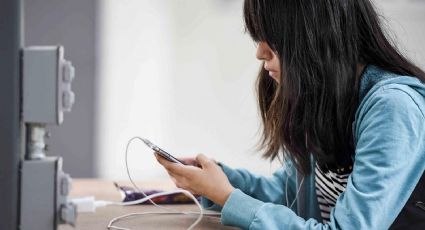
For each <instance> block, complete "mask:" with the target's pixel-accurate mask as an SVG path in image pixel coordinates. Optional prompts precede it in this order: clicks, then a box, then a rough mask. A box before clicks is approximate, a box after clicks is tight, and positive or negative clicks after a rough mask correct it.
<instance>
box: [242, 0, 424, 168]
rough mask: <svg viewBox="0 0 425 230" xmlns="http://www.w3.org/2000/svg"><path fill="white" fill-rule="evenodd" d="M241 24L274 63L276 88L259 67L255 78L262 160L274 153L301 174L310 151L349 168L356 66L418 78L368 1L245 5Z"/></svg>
mask: <svg viewBox="0 0 425 230" xmlns="http://www.w3.org/2000/svg"><path fill="white" fill-rule="evenodd" d="M244 19H245V24H246V29H247V31H248V32H249V34H250V35H251V37H252V38H253V40H255V41H257V42H259V41H263V42H267V44H268V45H269V46H270V47H271V48H272V50H273V51H274V52H275V53H276V54H277V55H278V57H279V58H280V61H281V63H280V66H281V73H282V74H281V76H280V81H279V82H280V83H279V84H277V83H276V82H274V81H273V80H272V79H271V78H270V77H268V76H267V72H266V71H265V70H264V69H263V68H262V69H261V71H260V73H259V76H258V80H257V91H258V103H259V108H260V113H261V117H262V121H263V126H264V127H263V137H262V142H261V147H262V148H265V153H264V155H263V156H264V157H266V158H270V159H274V158H276V157H280V156H281V155H280V154H281V153H279V152H280V151H281V150H282V152H283V154H284V155H285V154H286V155H288V156H289V157H291V159H292V160H293V162H294V164H295V166H296V168H297V169H298V171H300V172H301V173H303V174H309V173H310V172H311V167H310V153H311V154H313V156H314V157H315V158H316V159H317V162H318V164H319V166H320V167H321V168H322V169H324V170H327V169H334V168H339V167H346V166H348V165H350V164H352V156H353V155H354V144H353V133H352V122H353V120H354V114H355V111H356V109H357V107H358V104H359V82H360V79H359V74H358V73H357V69H358V68H357V67H358V65H359V64H363V65H369V64H372V65H376V66H378V67H381V68H383V69H385V70H388V71H391V72H394V73H397V74H401V75H410V76H416V77H418V78H419V79H421V80H422V81H425V73H424V72H423V71H422V70H421V69H419V68H418V67H417V66H415V65H414V64H412V63H411V62H410V61H409V60H407V58H405V57H403V55H402V54H400V52H399V51H397V49H396V48H395V46H394V45H393V44H391V42H390V41H389V39H388V38H387V37H386V34H385V33H384V31H383V29H382V26H381V22H380V19H379V16H378V14H377V13H376V11H375V9H374V7H373V5H372V4H371V2H370V1H369V0H245V3H244Z"/></svg>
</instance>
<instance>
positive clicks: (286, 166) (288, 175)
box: [283, 161, 304, 209]
mask: <svg viewBox="0 0 425 230" xmlns="http://www.w3.org/2000/svg"><path fill="white" fill-rule="evenodd" d="M283 163H284V164H285V172H286V183H285V196H286V206H287V207H289V209H292V206H293V205H294V204H295V201H296V200H297V199H298V194H299V192H300V190H301V186H302V184H303V182H304V176H303V177H302V179H301V182H300V186H299V187H298V190H297V192H296V193H295V199H294V200H293V201H292V203H291V205H290V206H288V204H289V199H288V180H289V177H290V176H292V173H288V172H289V171H288V165H287V164H286V161H284V162H283Z"/></svg>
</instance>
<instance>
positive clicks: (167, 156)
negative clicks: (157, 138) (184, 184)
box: [142, 138, 185, 165]
mask: <svg viewBox="0 0 425 230" xmlns="http://www.w3.org/2000/svg"><path fill="white" fill-rule="evenodd" d="M142 141H143V142H144V143H145V144H146V145H147V146H148V147H149V148H151V149H152V150H153V151H155V152H157V153H158V154H159V155H160V156H161V157H163V158H164V159H166V160H168V161H171V162H174V163H178V164H183V165H184V164H185V163H183V162H182V161H180V160H179V159H177V158H175V157H174V156H173V155H171V154H169V153H167V152H166V151H165V150H163V149H161V148H160V147H158V146H156V145H155V144H153V143H152V142H150V141H149V140H148V139H144V138H143V139H142Z"/></svg>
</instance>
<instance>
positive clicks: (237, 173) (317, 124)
mask: <svg viewBox="0 0 425 230" xmlns="http://www.w3.org/2000/svg"><path fill="white" fill-rule="evenodd" d="M244 18H245V24H246V28H247V31H248V32H249V34H250V35H251V37H252V38H253V40H254V41H255V42H257V43H258V49H257V54H256V56H257V58H258V59H259V60H261V61H262V63H263V66H262V68H261V71H260V74H259V76H258V81H257V83H258V84H257V85H258V102H259V108H260V111H261V117H262V122H263V138H262V142H261V144H262V145H261V146H262V147H263V149H264V150H265V153H264V157H265V158H268V159H270V160H274V159H281V160H283V162H285V165H284V167H282V169H280V170H278V171H276V172H275V173H274V174H273V176H272V177H270V178H265V177H261V176H257V175H253V174H252V173H250V172H248V171H246V170H234V169H231V168H229V167H227V166H225V165H223V164H220V163H218V164H217V163H215V162H214V161H212V160H211V159H208V158H207V157H205V156H204V155H202V154H200V155H198V156H197V157H196V164H199V165H200V167H195V166H181V165H178V164H174V163H170V162H167V161H166V160H164V159H162V158H161V157H159V156H157V159H158V161H159V162H160V163H161V164H162V165H163V166H164V167H165V168H166V169H167V171H168V173H169V174H170V176H171V177H172V178H173V179H174V181H175V183H176V185H177V187H180V188H183V189H187V190H189V191H191V192H193V193H195V194H200V195H202V196H203V197H204V199H203V205H204V206H206V207H207V206H211V207H212V208H215V209H220V210H221V214H222V216H221V221H222V223H223V224H224V225H232V226H237V227H240V228H242V229H271V230H272V229H388V228H391V229H401V228H403V229H409V228H411V229H425V204H424V202H425V175H424V170H425V85H424V84H423V83H424V82H425V73H424V72H423V71H422V70H421V69H420V68H418V67H417V66H415V65H414V64H412V63H411V62H410V61H408V60H407V59H406V58H405V57H403V55H402V54H400V53H399V52H398V51H397V49H396V48H395V47H394V46H393V44H391V43H390V42H389V40H388V39H387V37H386V36H385V33H384V32H383V30H382V28H381V25H380V22H379V19H378V16H377V14H376V12H375V10H374V8H373V6H372V4H371V2H370V1H369V0H245V3H244Z"/></svg>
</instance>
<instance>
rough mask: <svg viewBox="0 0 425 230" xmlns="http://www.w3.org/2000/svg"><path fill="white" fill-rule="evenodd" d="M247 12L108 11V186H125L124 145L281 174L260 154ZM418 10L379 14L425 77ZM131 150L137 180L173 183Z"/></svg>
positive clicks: (114, 7)
mask: <svg viewBox="0 0 425 230" xmlns="http://www.w3.org/2000/svg"><path fill="white" fill-rule="evenodd" d="M242 2H243V1H242V0H197V1H193V0H160V1H158V0H108V1H106V0H105V1H101V2H100V5H101V8H100V18H99V23H100V27H101V30H100V36H99V37H100V47H99V50H100V52H99V70H100V71H99V79H100V81H101V84H100V86H99V89H100V91H99V101H100V102H101V103H100V105H99V107H98V114H99V120H98V125H97V126H98V127H99V129H98V132H99V135H98V136H99V138H98V140H97V159H98V168H97V172H98V176H99V177H103V178H108V179H126V175H125V168H124V158H123V157H124V150H125V145H126V143H127V141H128V140H129V139H130V138H131V137H132V136H135V135H138V136H142V137H147V138H150V139H151V140H152V141H153V142H154V143H157V144H158V145H159V146H162V147H163V148H165V149H166V150H168V151H169V152H171V153H173V154H175V155H176V156H193V155H195V154H196V153H199V152H202V153H204V154H206V155H208V156H210V157H212V158H215V159H216V160H219V161H223V162H224V163H226V164H228V165H230V166H232V167H245V168H248V169H250V170H252V171H254V172H257V173H262V174H270V173H271V172H272V171H273V169H274V168H276V167H277V165H276V164H275V165H273V166H271V165H270V164H269V163H268V162H267V161H266V160H262V159H261V156H260V154H259V153H258V152H257V151H256V150H255V146H256V143H257V141H258V139H259V132H258V131H259V128H260V126H259V117H258V112H257V106H256V99H255V88H254V82H255V76H256V73H257V70H258V68H259V64H260V63H259V62H258V61H257V60H256V59H255V47H254V44H253V42H252V41H251V40H250V38H249V36H248V35H247V34H244V27H243V20H242ZM396 4H398V5H396ZM412 4H416V5H414V6H413V7H412V6H411V5H410V3H409V4H407V5H404V4H399V3H397V2H396V1H391V2H385V3H383V6H382V5H380V4H378V5H380V7H381V8H382V9H383V11H384V14H386V13H388V15H389V16H390V17H391V20H390V22H391V23H393V24H394V23H395V25H396V32H397V34H398V35H399V38H400V40H401V41H402V43H403V45H402V46H403V47H405V48H404V50H406V52H407V53H409V55H411V56H413V57H414V58H415V60H417V61H418V62H419V63H421V65H422V67H425V59H424V54H425V50H424V48H425V46H424V45H423V44H422V41H421V40H422V39H423V38H424V33H425V28H424V27H423V26H421V24H422V22H423V21H424V19H425V16H424V15H425V14H423V13H422V12H425V11H424V7H423V5H424V4H422V3H412ZM419 5H420V6H419ZM400 7H402V9H405V10H407V11H404V10H398V9H399V8H400ZM403 7H404V8H403ZM406 15H407V16H406ZM130 150H131V152H130V157H129V159H130V166H131V171H132V172H133V173H134V175H135V178H136V179H137V180H142V181H143V180H144V181H150V180H155V179H160V180H161V179H165V178H167V175H166V174H165V173H164V170H163V169H162V168H161V167H160V166H159V165H158V164H157V163H156V161H155V160H154V157H153V156H152V153H151V151H150V150H149V149H147V148H146V147H144V145H143V144H141V143H138V142H136V143H134V145H132V148H131V149H130Z"/></svg>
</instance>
